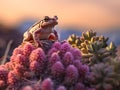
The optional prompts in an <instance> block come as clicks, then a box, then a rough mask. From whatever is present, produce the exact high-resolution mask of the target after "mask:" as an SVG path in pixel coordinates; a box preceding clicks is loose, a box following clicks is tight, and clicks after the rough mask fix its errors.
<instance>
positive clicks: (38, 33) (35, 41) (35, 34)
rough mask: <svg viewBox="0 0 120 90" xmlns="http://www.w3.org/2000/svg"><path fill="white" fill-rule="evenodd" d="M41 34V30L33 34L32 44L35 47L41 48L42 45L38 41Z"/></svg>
mask: <svg viewBox="0 0 120 90" xmlns="http://www.w3.org/2000/svg"><path fill="white" fill-rule="evenodd" d="M40 34H41V29H39V30H36V31H35V32H34V33H33V40H34V43H35V46H37V47H39V46H40V47H42V46H43V45H42V43H41V42H40V39H39V36H40Z"/></svg>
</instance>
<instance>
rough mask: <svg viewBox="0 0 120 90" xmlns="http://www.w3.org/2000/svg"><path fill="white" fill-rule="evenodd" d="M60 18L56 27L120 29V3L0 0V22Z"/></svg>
mask: <svg viewBox="0 0 120 90" xmlns="http://www.w3.org/2000/svg"><path fill="white" fill-rule="evenodd" d="M45 15H48V16H54V15H57V16H58V17H59V26H61V27H67V26H75V27H78V28H79V27H87V28H108V27H118V26H120V0H0V22H1V23H3V24H6V25H15V24H16V23H18V22H20V21H22V20H25V19H37V20H39V19H41V18H42V17H43V16H45Z"/></svg>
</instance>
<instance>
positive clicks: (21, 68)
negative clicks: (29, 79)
mask: <svg viewBox="0 0 120 90" xmlns="http://www.w3.org/2000/svg"><path fill="white" fill-rule="evenodd" d="M25 71H26V70H25V67H24V66H23V65H20V64H16V65H15V68H14V72H15V73H16V74H17V75H18V76H23V74H24V72H25Z"/></svg>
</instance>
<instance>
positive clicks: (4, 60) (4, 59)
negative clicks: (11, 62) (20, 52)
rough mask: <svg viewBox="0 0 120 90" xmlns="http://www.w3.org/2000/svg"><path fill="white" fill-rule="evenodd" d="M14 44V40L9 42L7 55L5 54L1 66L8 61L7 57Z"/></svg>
mask: <svg viewBox="0 0 120 90" xmlns="http://www.w3.org/2000/svg"><path fill="white" fill-rule="evenodd" d="M12 43H13V40H10V41H9V42H8V45H7V48H6V50H5V54H4V57H3V60H2V62H1V64H5V62H6V60H7V56H8V52H9V50H10V47H11V44H12Z"/></svg>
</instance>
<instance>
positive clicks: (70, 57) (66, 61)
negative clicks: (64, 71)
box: [63, 52, 74, 66]
mask: <svg viewBox="0 0 120 90" xmlns="http://www.w3.org/2000/svg"><path fill="white" fill-rule="evenodd" d="M73 60H74V57H73V55H72V53H71V52H66V53H65V55H64V57H63V63H64V65H65V66H68V65H70V64H72V63H73Z"/></svg>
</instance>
